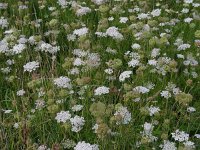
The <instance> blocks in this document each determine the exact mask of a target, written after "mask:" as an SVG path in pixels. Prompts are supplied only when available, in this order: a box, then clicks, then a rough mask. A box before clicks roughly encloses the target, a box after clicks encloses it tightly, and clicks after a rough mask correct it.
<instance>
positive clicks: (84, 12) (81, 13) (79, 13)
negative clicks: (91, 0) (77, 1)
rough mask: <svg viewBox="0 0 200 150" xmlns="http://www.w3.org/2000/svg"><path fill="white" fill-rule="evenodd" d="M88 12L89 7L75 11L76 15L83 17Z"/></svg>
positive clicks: (89, 10)
mask: <svg viewBox="0 0 200 150" xmlns="http://www.w3.org/2000/svg"><path fill="white" fill-rule="evenodd" d="M90 12H91V9H90V8H89V7H81V8H79V9H78V10H77V11H76V15H77V16H83V15H86V14H87V13H90Z"/></svg>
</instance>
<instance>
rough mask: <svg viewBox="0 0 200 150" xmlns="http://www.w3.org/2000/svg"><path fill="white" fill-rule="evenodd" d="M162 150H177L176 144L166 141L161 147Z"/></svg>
mask: <svg viewBox="0 0 200 150" xmlns="http://www.w3.org/2000/svg"><path fill="white" fill-rule="evenodd" d="M160 147H161V148H162V150H177V148H176V145H175V143H174V142H170V141H168V140H164V144H163V145H161V146H160Z"/></svg>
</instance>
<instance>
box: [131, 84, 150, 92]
mask: <svg viewBox="0 0 200 150" xmlns="http://www.w3.org/2000/svg"><path fill="white" fill-rule="evenodd" d="M133 91H136V92H139V93H142V94H145V93H148V92H149V91H150V90H149V89H148V88H146V87H144V86H137V87H135V88H133Z"/></svg>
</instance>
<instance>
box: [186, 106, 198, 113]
mask: <svg viewBox="0 0 200 150" xmlns="http://www.w3.org/2000/svg"><path fill="white" fill-rule="evenodd" d="M195 111H196V109H195V108H194V107H188V108H187V112H190V113H191V112H195Z"/></svg>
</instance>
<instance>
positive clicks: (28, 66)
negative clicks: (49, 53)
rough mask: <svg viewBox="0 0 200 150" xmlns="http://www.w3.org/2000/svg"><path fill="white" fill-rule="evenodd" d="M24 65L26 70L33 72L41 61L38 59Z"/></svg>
mask: <svg viewBox="0 0 200 150" xmlns="http://www.w3.org/2000/svg"><path fill="white" fill-rule="evenodd" d="M23 67H24V71H28V72H32V71H35V70H36V69H37V68H39V62H37V61H32V62H28V63H27V64H25V65H24V66H23Z"/></svg>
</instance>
